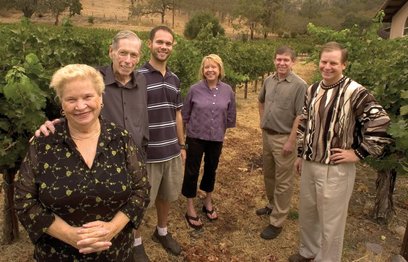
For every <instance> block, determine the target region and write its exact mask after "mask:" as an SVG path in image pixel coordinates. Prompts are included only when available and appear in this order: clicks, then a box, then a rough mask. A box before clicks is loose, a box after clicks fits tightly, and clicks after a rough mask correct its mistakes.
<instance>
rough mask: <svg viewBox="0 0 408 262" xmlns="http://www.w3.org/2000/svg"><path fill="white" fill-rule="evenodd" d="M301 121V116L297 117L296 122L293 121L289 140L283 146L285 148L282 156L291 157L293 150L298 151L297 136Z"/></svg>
mask: <svg viewBox="0 0 408 262" xmlns="http://www.w3.org/2000/svg"><path fill="white" fill-rule="evenodd" d="M299 121H300V116H297V117H296V118H295V120H294V121H293V124H292V129H291V131H290V135H289V137H288V140H287V141H286V143H285V144H284V145H283V148H282V154H283V155H284V156H288V155H290V154H291V153H292V152H293V150H295V149H296V135H297V129H298V125H299Z"/></svg>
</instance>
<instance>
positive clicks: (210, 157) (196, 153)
mask: <svg viewBox="0 0 408 262" xmlns="http://www.w3.org/2000/svg"><path fill="white" fill-rule="evenodd" d="M186 144H187V145H188V148H187V158H186V165H185V169H184V180H183V188H182V190H181V193H182V194H183V196H185V197H187V198H193V197H195V196H196V195H197V183H198V177H199V174H200V166H201V160H202V158H203V155H204V174H203V177H202V179H201V183H200V189H201V190H203V191H205V192H212V191H213V190H214V184H215V173H216V170H217V167H218V162H219V159H220V155H221V150H222V142H218V141H207V140H201V139H196V138H191V137H187V138H186Z"/></svg>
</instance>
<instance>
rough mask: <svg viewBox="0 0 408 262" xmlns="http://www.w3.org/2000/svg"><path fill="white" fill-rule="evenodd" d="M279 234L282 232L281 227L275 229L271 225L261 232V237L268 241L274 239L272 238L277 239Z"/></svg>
mask: <svg viewBox="0 0 408 262" xmlns="http://www.w3.org/2000/svg"><path fill="white" fill-rule="evenodd" d="M281 232H282V228H281V227H275V226H272V225H268V226H267V227H265V228H264V230H263V231H262V233H261V237H262V238H263V239H266V240H270V239H274V238H276V237H278V236H279V234H280V233H281Z"/></svg>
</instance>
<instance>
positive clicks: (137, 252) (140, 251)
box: [133, 244, 150, 262]
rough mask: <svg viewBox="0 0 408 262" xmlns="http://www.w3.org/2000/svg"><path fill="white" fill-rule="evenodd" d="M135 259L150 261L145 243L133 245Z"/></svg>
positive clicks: (136, 261)
mask: <svg viewBox="0 0 408 262" xmlns="http://www.w3.org/2000/svg"><path fill="white" fill-rule="evenodd" d="M133 260H134V262H150V259H149V257H148V256H147V254H146V251H145V249H144V246H143V244H141V245H138V246H133Z"/></svg>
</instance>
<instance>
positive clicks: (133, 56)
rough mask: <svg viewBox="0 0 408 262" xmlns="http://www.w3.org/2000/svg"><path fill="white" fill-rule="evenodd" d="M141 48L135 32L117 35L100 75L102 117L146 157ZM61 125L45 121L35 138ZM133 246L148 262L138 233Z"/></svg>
mask: <svg viewBox="0 0 408 262" xmlns="http://www.w3.org/2000/svg"><path fill="white" fill-rule="evenodd" d="M141 47H142V41H141V40H140V38H139V37H138V36H137V35H136V34H135V33H133V32H132V31H127V30H124V31H120V32H118V33H117V34H116V35H115V36H114V38H113V39H112V44H111V46H110V47H109V57H110V58H111V60H112V64H111V65H108V66H105V67H101V68H99V71H100V72H101V74H102V75H103V80H104V83H105V93H104V94H103V102H104V107H103V109H102V116H103V117H104V118H105V119H106V120H108V121H111V122H114V123H116V124H118V125H120V126H121V127H123V128H125V129H127V130H128V131H129V133H130V134H131V136H132V138H133V140H134V141H135V143H136V145H137V146H138V147H139V148H141V149H142V150H141V152H142V154H143V157H145V155H146V147H147V141H148V139H149V126H148V117H147V89H146V80H145V78H144V76H143V75H142V74H140V73H138V72H136V71H135V67H136V65H137V64H138V63H139V61H140V55H141ZM59 122H60V120H59V119H55V120H53V121H46V122H45V124H43V125H42V126H41V127H40V129H39V130H37V131H36V132H35V135H36V136H40V133H43V134H44V135H45V136H47V135H48V134H49V132H52V133H54V131H55V127H54V124H58V123H59ZM134 245H135V248H134V259H135V261H149V259H148V257H147V255H146V253H145V251H144V247H143V245H142V243H141V237H140V233H139V232H138V231H136V232H135V243H134Z"/></svg>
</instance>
